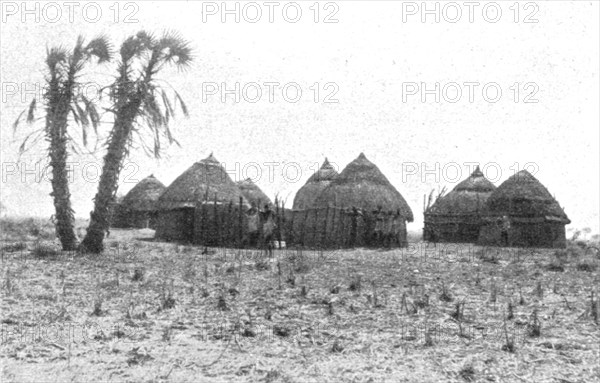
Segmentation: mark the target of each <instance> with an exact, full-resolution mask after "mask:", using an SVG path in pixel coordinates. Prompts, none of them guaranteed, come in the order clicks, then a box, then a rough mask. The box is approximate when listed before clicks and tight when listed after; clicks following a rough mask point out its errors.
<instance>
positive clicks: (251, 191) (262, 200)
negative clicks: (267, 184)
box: [237, 178, 273, 207]
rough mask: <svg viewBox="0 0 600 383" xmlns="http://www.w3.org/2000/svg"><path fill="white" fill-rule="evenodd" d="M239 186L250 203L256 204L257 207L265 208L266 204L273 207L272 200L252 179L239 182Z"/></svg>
mask: <svg viewBox="0 0 600 383" xmlns="http://www.w3.org/2000/svg"><path fill="white" fill-rule="evenodd" d="M237 185H238V187H239V188H240V190H241V191H242V194H243V195H244V197H246V199H247V200H248V202H250V203H252V202H254V203H255V204H256V206H257V207H263V206H264V205H265V204H269V205H273V202H272V201H271V199H270V198H269V197H267V195H266V194H265V193H264V192H263V191H262V190H260V188H259V187H258V185H256V184H255V183H254V182H252V180H251V179H250V178H247V179H245V180H243V181H238V182H237Z"/></svg>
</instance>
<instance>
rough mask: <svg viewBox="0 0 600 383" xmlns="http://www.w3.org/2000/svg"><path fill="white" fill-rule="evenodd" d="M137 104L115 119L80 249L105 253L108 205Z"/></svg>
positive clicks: (136, 110)
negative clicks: (92, 207) (92, 208)
mask: <svg viewBox="0 0 600 383" xmlns="http://www.w3.org/2000/svg"><path fill="white" fill-rule="evenodd" d="M139 105H140V103H139V102H136V101H134V102H132V104H130V105H129V107H126V108H123V109H122V110H121V111H119V112H118V113H117V115H116V116H115V123H114V127H113V131H112V133H111V136H110V138H109V141H108V150H107V152H106V155H105V156H104V165H103V167H102V175H101V176H100V184H99V185H98V192H97V193H96V197H94V210H93V211H92V212H91V213H90V224H89V226H88V229H87V233H86V235H85V238H84V239H83V241H82V242H81V250H83V251H86V252H91V253H95V254H98V253H101V252H102V251H103V250H104V245H103V241H104V234H105V233H107V232H108V229H109V226H110V211H109V207H110V203H111V202H112V201H113V198H114V196H115V194H116V192H117V188H118V182H119V174H120V172H121V168H122V166H123V161H124V160H125V157H126V155H127V151H128V148H129V141H130V136H131V131H132V129H133V123H134V120H135V117H136V116H137V113H138V110H139Z"/></svg>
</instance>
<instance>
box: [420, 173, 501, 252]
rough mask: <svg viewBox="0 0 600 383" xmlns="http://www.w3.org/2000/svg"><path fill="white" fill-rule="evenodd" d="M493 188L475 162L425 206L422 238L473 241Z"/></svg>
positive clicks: (477, 234)
mask: <svg viewBox="0 0 600 383" xmlns="http://www.w3.org/2000/svg"><path fill="white" fill-rule="evenodd" d="M495 189H496V186H494V184H492V183H491V182H490V181H489V180H488V179H487V178H485V176H484V175H483V173H482V172H481V170H479V166H478V167H477V168H476V169H475V171H474V172H473V173H472V174H471V175H470V176H469V177H468V178H467V179H465V180H464V181H462V182H461V183H459V184H458V185H456V187H455V188H454V189H452V191H451V192H450V193H448V194H446V195H444V196H442V197H440V198H438V199H437V200H436V201H435V202H434V204H433V205H431V206H430V207H429V208H427V210H425V213H424V215H425V222H424V228H423V239H424V240H426V241H431V242H472V243H475V242H477V238H478V237H479V229H480V227H481V216H482V213H483V211H484V210H485V204H486V202H487V199H488V198H489V196H490V194H491V193H492V192H493V191H494V190H495Z"/></svg>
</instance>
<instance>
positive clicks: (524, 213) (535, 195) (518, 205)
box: [478, 170, 571, 248]
mask: <svg viewBox="0 0 600 383" xmlns="http://www.w3.org/2000/svg"><path fill="white" fill-rule="evenodd" d="M503 217H507V219H508V221H509V227H504V226H503ZM569 223H571V221H570V220H569V218H568V217H567V215H566V214H565V212H564V210H563V209H562V208H561V207H560V205H559V204H558V202H557V201H556V200H555V199H554V197H552V195H551V194H550V192H549V191H548V189H546V187H544V185H542V184H541V183H540V182H539V181H538V180H537V179H536V178H535V177H534V176H533V175H531V174H530V173H529V172H528V171H527V170H522V171H520V172H518V173H517V174H515V175H513V176H511V177H510V178H508V179H507V180H506V181H504V182H503V183H502V184H501V185H500V186H499V187H498V188H497V189H496V190H494V192H492V194H491V195H490V197H489V198H488V200H487V204H486V212H485V215H484V220H483V225H482V227H481V230H480V233H479V241H478V243H479V244H480V245H495V246H498V245H502V231H503V229H504V230H505V231H506V233H507V240H508V245H509V246H519V247H546V248H564V247H565V246H566V232H565V225H567V224H569Z"/></svg>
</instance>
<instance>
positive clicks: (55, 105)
mask: <svg viewBox="0 0 600 383" xmlns="http://www.w3.org/2000/svg"><path fill="white" fill-rule="evenodd" d="M52 85H55V86H56V84H51V85H50V86H51V87H52ZM70 97H71V95H70V93H69V94H63V95H61V93H60V92H59V90H58V89H57V88H54V89H53V94H52V96H51V99H50V107H49V110H48V112H47V113H46V132H48V133H47V134H48V141H49V143H50V148H49V153H50V155H49V156H50V166H51V167H52V182H51V184H52V193H50V195H51V196H52V197H53V198H54V209H55V212H56V213H55V219H56V232H57V235H58V238H59V240H60V243H61V244H62V248H63V250H65V251H74V250H76V249H77V235H76V234H75V217H74V211H73V209H72V208H71V193H70V191H69V177H68V173H67V158H68V152H67V137H66V130H67V116H68V113H69V107H68V105H69V103H70Z"/></svg>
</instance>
